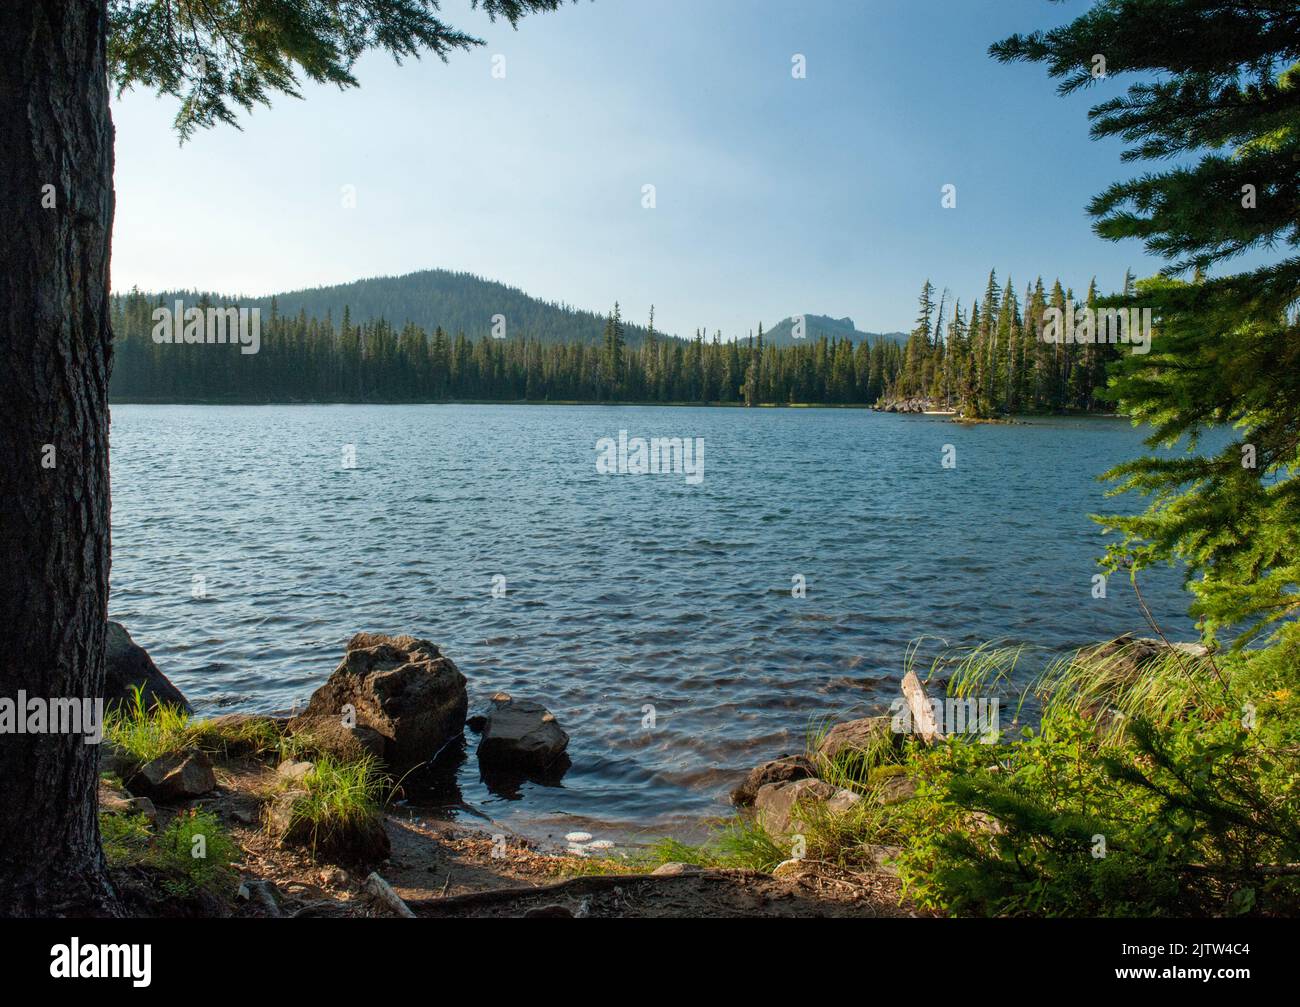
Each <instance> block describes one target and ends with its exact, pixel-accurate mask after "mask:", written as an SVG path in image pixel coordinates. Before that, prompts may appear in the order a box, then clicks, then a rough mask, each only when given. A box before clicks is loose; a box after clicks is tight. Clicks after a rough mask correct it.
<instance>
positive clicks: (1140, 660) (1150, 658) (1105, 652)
mask: <svg viewBox="0 0 1300 1007" xmlns="http://www.w3.org/2000/svg"><path fill="white" fill-rule="evenodd" d="M1208 653H1209V651H1208V650H1206V648H1205V647H1204V646H1203V645H1202V644H1199V643H1172V644H1166V643H1165V642H1164V641H1163V640H1153V639H1151V638H1150V637H1142V636H1133V635H1132V634H1131V633H1125V634H1124V635H1123V636H1120V637H1117V638H1115V639H1114V640H1108V641H1107V642H1106V643H1100V644H1097V645H1096V646H1093V647H1084V648H1083V649H1082V650H1080V651H1079V659H1080V660H1081V661H1086V662H1087V663H1088V664H1090V665H1091V666H1093V667H1094V668H1095V669H1096V671H1097V672H1098V673H1101V674H1104V675H1105V677H1106V678H1107V679H1111V680H1114V681H1117V682H1131V681H1133V680H1134V679H1135V678H1137V677H1138V676H1139V675H1140V674H1142V672H1143V671H1145V670H1146V669H1148V668H1149V667H1151V666H1152V665H1154V664H1156V663H1157V662H1158V661H1160V660H1161V659H1164V658H1167V657H1170V656H1173V655H1177V656H1178V657H1179V658H1181V659H1182V660H1184V661H1187V660H1191V661H1199V660H1201V659H1202V658H1204V657H1205V656H1206V655H1207V654H1208Z"/></svg>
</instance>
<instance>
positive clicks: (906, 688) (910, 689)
mask: <svg viewBox="0 0 1300 1007" xmlns="http://www.w3.org/2000/svg"><path fill="white" fill-rule="evenodd" d="M903 698H904V699H906V700H907V708H908V710H909V711H910V712H911V714H912V733H913V734H915V735H916V736H917V737H918V738H920V739H921V740H922V741H924V742H925V743H926V744H927V745H928V744H931V743H932V742H933V741H934V739H935V738H937V737H938V736H939V725H938V723H937V722H936V721H935V719H934V708H933V707H932V706H931V705H930V699H929V697H928V696H926V694H925V688H924V687H923V686H922V685H921V680H920V679H919V678H917V677H916V672H914V671H909V672H908V673H907V674H906V675H904V676H903Z"/></svg>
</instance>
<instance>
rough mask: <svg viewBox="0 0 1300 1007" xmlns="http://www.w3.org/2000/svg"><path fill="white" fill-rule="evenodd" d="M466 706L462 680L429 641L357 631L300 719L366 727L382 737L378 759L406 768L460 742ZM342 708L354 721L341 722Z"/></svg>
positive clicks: (457, 671)
mask: <svg viewBox="0 0 1300 1007" xmlns="http://www.w3.org/2000/svg"><path fill="white" fill-rule="evenodd" d="M468 706H469V698H468V696H467V695H466V693H465V676H464V675H462V674H461V673H460V670H459V669H458V668H457V667H456V665H455V664H453V663H452V660H451V658H449V657H444V656H443V654H442V652H441V651H440V650H439V649H438V648H437V647H436V646H435V645H434V644H432V643H430V642H429V641H428V640H418V639H416V638H415V637H413V636H384V635H382V634H379V633H358V634H357V635H356V636H354V637H353V638H352V639H351V640H349V641H348V646H347V652H346V653H345V654H344V655H343V660H342V661H341V662H340V663H339V666H338V667H337V668H336V669H334V673H333V674H332V675H330V677H329V681H327V682H326V683H325V684H324V685H322V686H321V687H320V688H319V689H317V690H316V691H315V693H313V694H312V697H311V701H310V702H309V703H308V704H307V709H306V710H305V711H303V715H302V716H303V718H313V717H326V718H334V719H335V720H337V721H338V722H339V723H340V724H343V725H344V726H345V727H348V728H349V729H350V728H351V727H354V726H355V727H362V728H369V729H370V730H372V731H375V732H377V733H378V734H379V735H380V736H381V737H382V738H383V750H384V760H385V761H386V762H388V763H389V765H391V766H394V767H407V766H414V765H418V764H420V763H422V762H427V761H428V760H430V759H432V758H433V757H434V756H435V755H437V754H438V751H439V749H441V748H442V747H443V746H444V745H446V744H447V742H449V741H451V740H452V739H453V738H456V737H459V736H460V734H461V732H462V731H463V730H464V729H465V711H466V709H467V708H468ZM345 707H351V711H355V718H354V719H353V718H352V717H351V716H349V717H345V710H344V708H345ZM351 711H348V712H349V713H351ZM294 729H295V728H294V726H293V725H291V727H290V730H294ZM355 740H357V741H358V744H360V745H362V747H366V745H365V742H364V741H363V740H362V739H355Z"/></svg>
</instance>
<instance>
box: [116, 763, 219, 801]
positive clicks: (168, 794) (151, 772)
mask: <svg viewBox="0 0 1300 1007" xmlns="http://www.w3.org/2000/svg"><path fill="white" fill-rule="evenodd" d="M216 785H217V777H216V775H215V774H214V773H213V771H212V760H211V759H210V758H208V756H207V755H206V754H204V753H203V752H177V753H175V754H173V755H160V756H159V757H158V758H156V759H154V760H153V761H151V762H146V763H145V764H144V765H143V766H141V767H140V770H139V772H137V773H136V774H135V775H134V776H132V777H131V778H130V779H129V780H127V781H126V786H127V789H128V790H130V791H131V793H133V794H135V795H137V796H144V797H151V798H153V799H154V800H155V801H186V800H189V799H190V798H192V797H199V796H201V795H203V794H206V793H207V792H208V791H210V790H212V789H214V788H215V787H216Z"/></svg>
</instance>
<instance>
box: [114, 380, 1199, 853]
mask: <svg viewBox="0 0 1300 1007" xmlns="http://www.w3.org/2000/svg"><path fill="white" fill-rule="evenodd" d="M620 431H626V439H627V440H628V442H629V456H631V461H630V463H629V465H626V466H615V467H614V470H613V471H612V472H608V473H604V474H602V472H599V471H598V470H597V459H598V458H599V457H600V454H601V453H600V452H598V450H597V442H598V441H600V440H601V439H602V438H610V439H612V440H613V441H614V442H615V443H616V444H617V441H618V439H619V436H620ZM111 437H112V472H113V486H112V489H113V573H112V594H111V598H110V603H109V608H110V615H111V617H112V618H114V619H117V620H119V621H121V622H123V623H124V624H125V625H126V626H127V628H128V629H129V630H130V632H131V633H132V635H133V636H134V638H135V639H136V641H137V642H138V643H140V644H141V645H142V646H144V647H146V648H147V649H148V650H149V652H150V654H151V655H152V656H153V658H154V660H155V661H156V662H157V663H158V665H159V667H160V668H161V669H162V670H163V671H164V672H165V673H166V674H167V675H168V676H169V677H170V678H171V679H172V680H173V681H174V682H175V683H176V684H177V685H178V686H179V687H180V689H181V690H182V691H183V692H184V693H185V694H186V696H187V697H189V698H190V700H191V701H192V702H193V703H194V705H195V707H196V708H197V709H198V710H199V712H200V713H205V714H210V713H216V712H227V711H234V710H246V711H256V712H271V711H285V710H288V709H290V708H292V707H293V706H294V705H295V704H296V705H297V706H299V707H301V706H302V705H304V704H305V703H306V701H307V699H308V697H309V696H310V695H311V693H312V691H313V690H314V689H315V688H316V687H317V686H319V685H320V684H321V683H323V682H324V681H325V679H326V678H327V677H328V675H329V674H330V672H331V671H332V670H333V669H334V667H335V665H336V664H337V663H338V660H339V658H340V657H341V655H342V653H343V645H344V642H345V641H346V639H347V638H348V637H349V636H351V635H352V634H353V633H354V632H357V631H361V630H369V631H383V632H394V633H412V634H414V635H416V636H421V637H426V638H428V639H431V640H433V641H434V642H435V643H437V644H439V645H440V646H441V647H442V648H443V650H444V652H445V653H446V654H447V655H448V656H450V657H451V658H452V659H453V660H454V661H455V662H456V663H457V665H458V666H459V667H460V669H461V671H463V672H464V673H465V675H466V676H467V677H468V679H469V690H470V712H471V713H474V712H478V711H481V709H482V708H483V707H484V705H485V703H486V699H487V697H488V696H489V695H490V694H491V693H493V692H494V691H496V690H498V689H504V690H506V691H508V692H510V693H512V694H513V695H515V696H517V697H520V698H528V699H535V700H538V701H540V702H542V703H544V704H546V705H547V706H548V707H549V708H550V709H551V710H552V711H553V712H554V713H555V715H556V716H557V717H558V719H559V721H560V723H561V724H562V725H563V726H564V727H565V728H566V729H567V730H568V732H569V734H570V735H571V737H572V741H571V743H570V747H569V754H570V757H571V759H572V763H573V765H572V768H571V769H570V770H569V772H568V774H567V775H566V776H565V777H564V780H563V783H562V785H561V786H541V785H537V784H524V785H523V786H522V787H521V788H519V789H518V790H517V791H514V792H510V793H504V794H503V793H494V792H492V791H490V790H488V789H487V787H486V786H485V785H484V784H483V783H482V782H481V781H480V780H479V776H478V772H477V766H476V763H475V761H474V759H473V753H472V748H471V751H470V753H469V754H470V757H469V759H468V760H467V761H466V762H465V763H464V764H463V765H462V766H461V768H460V769H459V771H458V772H457V774H456V780H455V784H456V786H455V787H454V788H452V790H451V792H450V794H447V793H444V794H442V796H441V797H440V798H437V799H435V798H427V800H428V801H429V802H430V803H438V801H439V800H441V801H445V802H450V803H457V802H460V803H463V804H464V805H466V806H468V808H471V809H474V810H475V811H476V812H477V813H479V814H482V815H487V816H490V817H491V818H492V819H493V820H495V821H498V822H501V823H503V824H504V825H506V826H507V827H509V828H514V829H518V830H520V831H522V832H525V833H528V834H534V835H539V836H541V835H549V834H554V833H557V832H558V833H561V834H562V833H563V832H565V831H567V830H568V829H570V828H583V829H585V830H587V831H590V832H592V833H593V834H596V835H597V836H598V837H617V838H618V839H619V840H620V841H622V840H623V839H625V838H627V837H629V836H633V835H638V834H642V835H648V836H658V835H661V834H665V833H675V834H689V833H693V832H694V831H695V829H696V825H697V823H698V822H699V820H700V819H702V818H703V817H706V816H709V815H713V814H719V813H725V812H726V810H727V807H728V805H727V803H726V794H727V792H728V791H729V789H730V788H731V787H732V786H733V785H734V784H735V783H736V782H737V780H738V778H739V777H740V775H742V774H743V772H744V771H745V770H746V769H748V768H749V767H750V766H752V765H754V764H755V763H756V762H758V761H761V760H763V759H765V758H769V757H774V756H776V755H779V754H782V753H784V752H794V751H802V749H803V746H804V742H805V739H806V737H807V734H808V732H809V729H810V727H811V726H812V725H814V724H816V723H819V722H821V721H822V720H823V719H825V718H828V717H829V718H834V719H848V718H851V717H853V716H861V715H864V714H866V713H868V712H871V711H872V710H873V709H874V708H875V707H877V706H879V705H882V704H887V703H888V702H889V700H891V699H892V698H893V697H894V696H895V695H896V694H897V692H898V684H897V683H898V680H899V678H900V676H901V668H902V664H903V658H904V654H905V652H906V650H907V647H908V644H909V642H910V641H912V640H914V639H916V638H918V637H921V636H929V637H937V638H942V639H943V640H944V641H946V642H947V643H948V644H949V645H951V646H954V647H961V646H972V645H974V644H977V643H979V642H982V641H986V640H993V639H1001V640H1006V641H1009V642H1013V643H1023V644H1028V645H1032V646H1033V647H1035V648H1041V649H1043V650H1045V651H1057V650H1061V649H1064V648H1070V647H1075V646H1078V645H1081V644H1085V643H1088V642H1093V641H1097V640H1101V639H1105V638H1109V637H1112V636H1114V635H1117V634H1119V633H1121V632H1124V631H1137V632H1141V633H1143V634H1145V635H1150V633H1149V631H1148V630H1147V629H1146V627H1145V624H1144V622H1143V619H1142V617H1141V615H1140V612H1139V611H1138V609H1137V606H1136V604H1135V598H1134V595H1133V591H1132V589H1131V588H1130V587H1129V585H1128V584H1127V582H1126V580H1124V579H1123V578H1117V579H1115V580H1113V581H1112V582H1111V584H1110V585H1109V589H1108V591H1107V597H1106V598H1104V599H1097V598H1094V597H1093V582H1092V577H1093V574H1094V573H1096V572H1097V570H1096V567H1095V565H1094V561H1095V559H1096V557H1097V556H1099V555H1100V554H1101V553H1102V552H1103V551H1104V546H1103V536H1102V535H1101V532H1100V528H1099V527H1098V526H1097V525H1095V524H1094V523H1093V522H1091V521H1089V520H1088V518H1087V515H1088V514H1089V513H1093V512H1097V511H1099V510H1103V509H1106V507H1107V503H1106V502H1105V501H1104V499H1103V491H1104V487H1103V486H1102V485H1101V484H1099V483H1097V482H1096V481H1095V476H1097V475H1098V474H1099V473H1100V472H1102V471H1103V470H1104V469H1106V468H1107V467H1108V466H1110V465H1113V464H1115V463H1116V462H1119V461H1122V460H1124V459H1126V458H1129V457H1132V456H1134V455H1135V454H1137V453H1139V450H1140V447H1141V444H1140V436H1139V434H1138V432H1136V431H1134V430H1133V429H1132V428H1131V427H1130V426H1129V424H1128V423H1127V421H1123V420H1111V419H1094V418H1086V419H1043V420H1036V421H1032V422H1027V423H1024V424H1018V425H981V426H961V425H957V424H953V423H950V422H947V421H946V420H944V419H943V418H940V417H922V416H897V415H890V414H881V413H873V412H868V411H864V410H856V409H853V410H850V409H845V410H832V409H754V410H746V409H731V408H712V409H710V408H685V407H683V408H662V407H659V408H656V407H632V406H609V407H603V406H498V405H414V406H412V405H408V406H342V405H339V406H263V407H258V406H229V407H226V406H146V405H117V406H114V407H113V410H112V432H111ZM638 437H643V438H652V437H653V438H673V437H675V438H683V439H690V443H691V444H694V443H695V442H694V439H695V438H701V439H702V443H703V447H704V451H703V467H702V470H701V471H700V472H699V473H698V474H699V475H702V479H698V480H696V479H694V478H688V475H687V474H686V473H685V472H673V471H669V472H666V473H657V474H634V473H631V472H626V471H625V472H624V473H623V474H619V469H620V468H622V469H626V468H628V467H631V468H635V451H636V445H635V442H634V441H633V440H632V439H634V438H638ZM607 446H608V445H607ZM948 448H950V449H951V451H946V449H948ZM349 449H351V450H350V452H349ZM625 457H627V456H625ZM945 459H946V460H948V461H949V462H952V463H954V464H953V465H952V467H945V465H944V462H945ZM693 461H694V462H695V463H698V462H699V458H698V457H696V458H693ZM666 467H667V466H666ZM1112 504H1113V502H1112ZM1128 506H1130V507H1131V506H1133V505H1132V504H1129V505H1128ZM196 578H199V579H196ZM796 578H802V583H803V584H804V585H805V588H806V590H805V592H804V594H805V596H804V597H794V596H793V594H794V593H798V592H794V591H792V588H793V587H794V586H795V585H796V584H797V583H798V581H797V580H796ZM494 587H495V589H496V590H495V591H494ZM196 594H200V595H202V596H201V597H195V595H196ZM1143 594H1144V596H1145V597H1146V599H1147V602H1148V604H1149V605H1150V606H1151V609H1152V611H1153V612H1154V613H1155V615H1156V617H1157V619H1158V620H1159V621H1160V622H1161V623H1162V626H1163V628H1164V629H1165V632H1166V633H1167V634H1168V635H1169V636H1170V638H1171V639H1172V638H1175V637H1177V638H1183V639H1192V638H1194V637H1195V632H1194V630H1193V628H1192V624H1191V621H1190V620H1189V619H1188V617H1187V616H1186V614H1185V609H1186V598H1185V596H1184V595H1182V593H1181V592H1180V590H1179V586H1178V577H1177V576H1176V574H1175V572H1174V571H1170V570H1159V571H1152V572H1151V573H1149V574H1147V575H1145V579H1144V581H1143ZM648 706H649V707H653V713H654V726H653V727H647V726H644V725H645V723H646V720H647V712H648V711H647V710H646V708H647V707H648ZM470 742H471V745H472V743H473V738H472V737H471V738H470ZM462 813H463V812H462Z"/></svg>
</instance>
